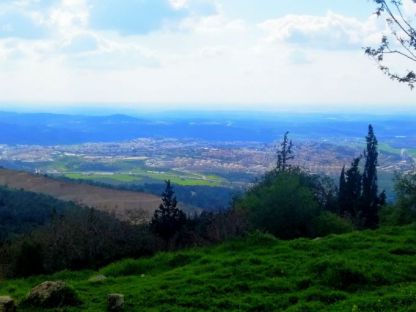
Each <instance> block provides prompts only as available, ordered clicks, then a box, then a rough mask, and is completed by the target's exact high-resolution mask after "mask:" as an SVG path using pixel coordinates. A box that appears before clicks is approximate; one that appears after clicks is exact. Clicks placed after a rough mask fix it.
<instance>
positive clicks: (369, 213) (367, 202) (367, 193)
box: [361, 125, 379, 228]
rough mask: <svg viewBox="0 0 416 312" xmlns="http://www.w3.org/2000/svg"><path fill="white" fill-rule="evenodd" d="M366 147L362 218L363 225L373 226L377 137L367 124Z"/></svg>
mask: <svg viewBox="0 0 416 312" xmlns="http://www.w3.org/2000/svg"><path fill="white" fill-rule="evenodd" d="M366 141H367V148H366V150H365V152H364V156H365V165H364V172H363V193H362V208H361V213H362V218H363V221H364V224H363V225H364V227H368V228H375V227H377V225H378V207H379V196H378V187H377V166H378V151H377V144H378V142H377V138H376V136H375V135H374V129H373V126H372V125H369V126H368V135H367V137H366Z"/></svg>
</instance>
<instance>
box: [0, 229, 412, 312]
mask: <svg viewBox="0 0 416 312" xmlns="http://www.w3.org/2000/svg"><path fill="white" fill-rule="evenodd" d="M96 274H105V275H106V276H107V277H108V279H107V280H106V281H104V282H91V281H89V279H90V278H91V277H92V276H94V275H96ZM45 280H65V281H67V282H68V284H69V285H71V286H72V287H74V288H75V289H76V291H77V292H78V294H79V296H80V298H81V300H82V301H83V302H84V303H83V305H82V306H80V307H77V308H68V309H65V310H64V311H105V306H106V296H107V294H108V293H112V292H117V293H123V294H124V295H125V299H126V304H127V307H126V311H348V312H351V311H365V312H367V311H416V226H415V225H411V226H407V227H391V228H384V229H381V230H378V231H374V232H373V231H366V232H353V233H350V234H344V235H333V236H329V237H327V238H322V239H317V240H307V239H298V240H294V241H288V242H286V241H279V240H276V239H274V238H273V237H271V236H269V235H264V234H260V233H255V234H253V235H250V236H249V237H247V238H245V239H241V240H233V241H229V242H226V243H223V244H220V245H217V246H213V247H205V248H195V249H189V250H185V251H179V252H175V253H160V254H158V255H156V256H154V257H152V258H146V259H139V260H133V259H127V260H123V261H120V262H116V263H113V264H111V265H109V266H107V267H105V268H103V269H101V270H100V271H99V272H92V271H82V272H61V273H58V274H55V275H52V276H40V277H33V278H29V279H18V280H9V281H3V282H1V284H0V295H11V296H13V297H14V298H17V299H18V300H22V299H23V298H24V297H25V295H26V294H27V292H28V291H29V289H30V288H31V287H33V286H34V285H36V284H37V283H39V282H42V281H45ZM19 311H35V310H29V309H27V308H22V309H20V310H19Z"/></svg>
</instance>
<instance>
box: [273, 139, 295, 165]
mask: <svg viewBox="0 0 416 312" xmlns="http://www.w3.org/2000/svg"><path fill="white" fill-rule="evenodd" d="M288 135H289V132H288V131H286V133H285V134H284V136H283V141H282V143H280V147H281V148H280V149H279V150H278V151H277V165H276V170H277V171H278V172H284V171H286V170H287V169H289V168H290V165H289V164H288V162H289V160H292V159H293V158H295V156H294V155H293V151H292V148H293V143H292V140H290V141H289V138H288Z"/></svg>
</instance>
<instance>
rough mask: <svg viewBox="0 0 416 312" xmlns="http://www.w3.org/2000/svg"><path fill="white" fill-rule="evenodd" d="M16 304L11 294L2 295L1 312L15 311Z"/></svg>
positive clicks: (0, 297)
mask: <svg viewBox="0 0 416 312" xmlns="http://www.w3.org/2000/svg"><path fill="white" fill-rule="evenodd" d="M15 311H16V306H15V304H14V300H13V298H11V297H9V296H0V312H15Z"/></svg>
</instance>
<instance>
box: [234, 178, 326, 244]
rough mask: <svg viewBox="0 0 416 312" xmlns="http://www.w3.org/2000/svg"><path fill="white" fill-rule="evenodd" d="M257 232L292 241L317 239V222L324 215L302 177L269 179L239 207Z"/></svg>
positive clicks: (238, 204)
mask: <svg viewBox="0 0 416 312" xmlns="http://www.w3.org/2000/svg"><path fill="white" fill-rule="evenodd" d="M236 208H237V209H239V210H241V211H243V212H244V213H246V215H247V217H248V219H249V222H250V224H251V225H252V227H253V228H254V229H258V230H262V231H267V232H269V233H272V234H273V235H275V236H276V237H279V238H283V239H291V238H296V237H301V236H313V235H314V229H313V222H312V221H313V220H314V218H316V216H318V215H319V213H320V207H319V205H318V204H317V202H316V200H315V198H314V194H313V192H312V190H311V189H310V188H309V187H308V186H307V185H304V183H303V178H302V175H301V174H299V173H292V172H288V173H279V174H277V175H275V176H268V177H267V178H266V179H265V180H264V181H262V182H261V183H259V184H258V185H256V186H255V187H253V189H252V190H250V191H248V192H247V193H246V195H245V196H244V197H243V198H242V199H241V200H240V201H238V202H237V203H236Z"/></svg>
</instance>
